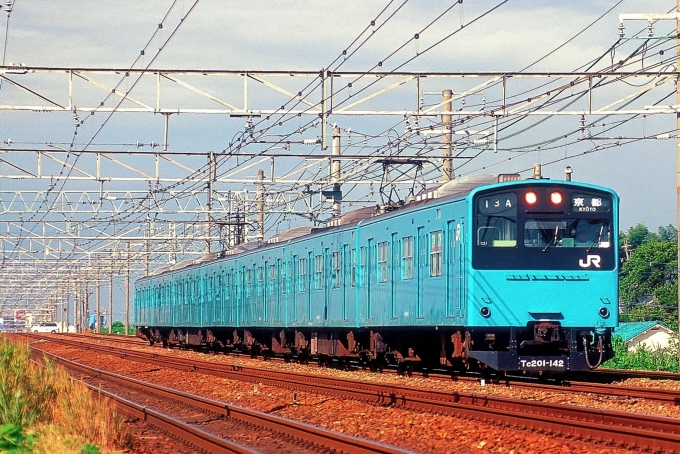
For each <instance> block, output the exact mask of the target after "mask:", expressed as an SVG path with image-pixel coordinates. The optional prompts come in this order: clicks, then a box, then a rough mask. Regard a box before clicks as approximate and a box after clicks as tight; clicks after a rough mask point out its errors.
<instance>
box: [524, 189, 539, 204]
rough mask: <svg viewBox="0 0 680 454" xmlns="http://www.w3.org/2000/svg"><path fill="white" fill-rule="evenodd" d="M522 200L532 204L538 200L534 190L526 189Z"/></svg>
mask: <svg viewBox="0 0 680 454" xmlns="http://www.w3.org/2000/svg"><path fill="white" fill-rule="evenodd" d="M524 201H525V202H526V203H527V205H533V204H535V203H536V202H537V201H538V196H537V195H536V193H535V192H534V191H528V192H527V193H526V194H524Z"/></svg>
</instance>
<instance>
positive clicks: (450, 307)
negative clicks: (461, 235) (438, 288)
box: [444, 221, 458, 317]
mask: <svg viewBox="0 0 680 454" xmlns="http://www.w3.org/2000/svg"><path fill="white" fill-rule="evenodd" d="M455 230H456V226H455V221H449V222H448V223H447V224H446V233H445V237H444V241H445V242H446V248H445V249H444V260H445V261H446V265H445V268H444V269H445V272H446V316H447V317H455V316H456V315H457V314H456V304H455V300H456V298H457V297H458V288H457V287H458V285H457V284H458V273H457V271H458V270H457V267H456V241H455V239H456V237H455Z"/></svg>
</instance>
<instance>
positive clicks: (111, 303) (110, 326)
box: [109, 262, 113, 334]
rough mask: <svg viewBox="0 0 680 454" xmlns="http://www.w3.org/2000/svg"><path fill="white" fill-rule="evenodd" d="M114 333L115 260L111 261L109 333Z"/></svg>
mask: <svg viewBox="0 0 680 454" xmlns="http://www.w3.org/2000/svg"><path fill="white" fill-rule="evenodd" d="M112 333H113V262H111V277H110V278H109V334H112Z"/></svg>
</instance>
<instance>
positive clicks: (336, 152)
mask: <svg viewBox="0 0 680 454" xmlns="http://www.w3.org/2000/svg"><path fill="white" fill-rule="evenodd" d="M331 154H332V155H333V156H340V126H337V125H335V126H333V148H332V149H331ZM331 184H332V185H333V208H332V210H331V213H332V214H333V217H334V218H337V217H338V216H340V213H341V210H342V206H341V199H342V192H340V160H339V159H332V160H331Z"/></svg>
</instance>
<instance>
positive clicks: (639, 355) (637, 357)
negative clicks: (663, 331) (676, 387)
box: [602, 336, 678, 372]
mask: <svg viewBox="0 0 680 454" xmlns="http://www.w3.org/2000/svg"><path fill="white" fill-rule="evenodd" d="M612 346H613V347H614V353H615V356H614V357H613V358H612V359H610V360H609V361H607V362H605V363H604V364H603V365H602V367H606V368H609V369H626V370H650V371H664V372H678V343H677V341H675V342H672V343H671V344H670V345H669V346H668V348H666V349H662V350H651V349H649V348H648V347H647V346H646V345H644V344H643V345H642V346H640V347H638V348H637V349H636V350H635V351H634V352H629V351H628V348H627V347H626V343H625V342H624V341H623V339H622V338H621V337H619V336H614V339H613V340H612Z"/></svg>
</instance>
